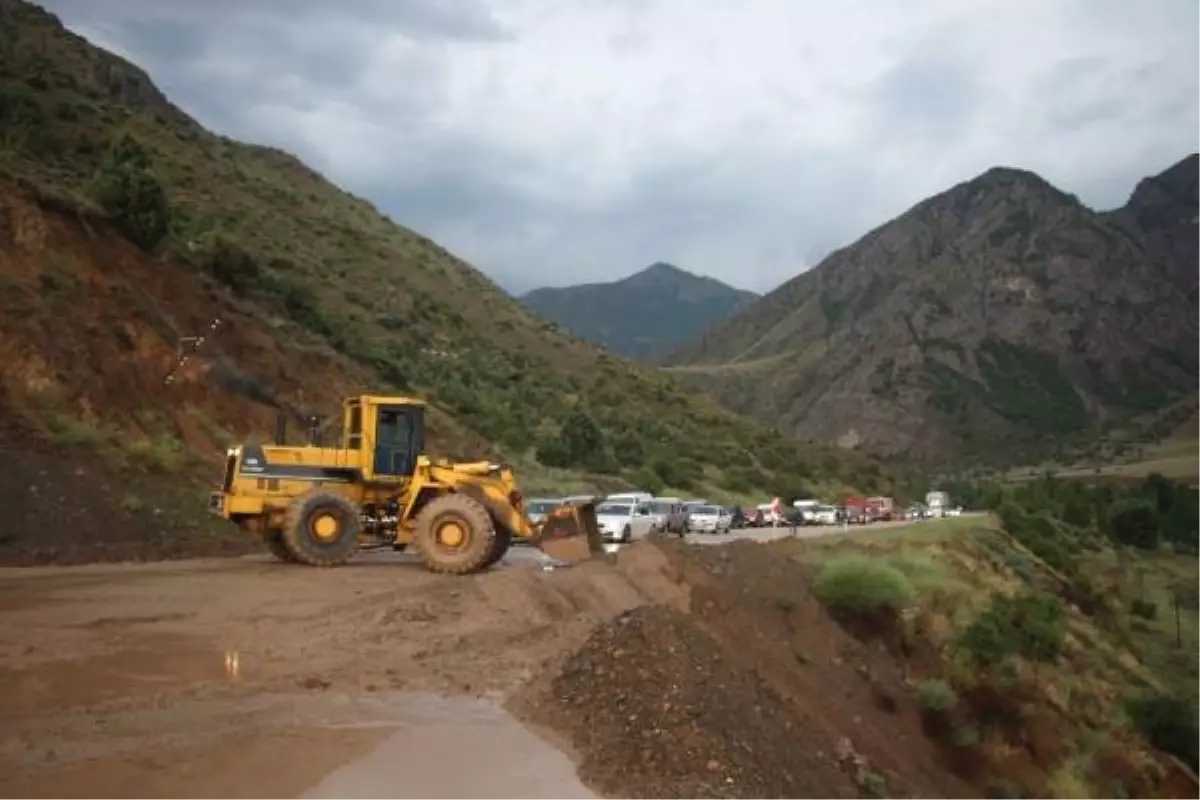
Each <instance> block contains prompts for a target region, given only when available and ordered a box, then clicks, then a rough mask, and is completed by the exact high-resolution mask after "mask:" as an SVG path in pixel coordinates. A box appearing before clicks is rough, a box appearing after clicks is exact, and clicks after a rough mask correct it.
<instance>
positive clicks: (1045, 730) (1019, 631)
mask: <svg viewBox="0 0 1200 800" xmlns="http://www.w3.org/2000/svg"><path fill="white" fill-rule="evenodd" d="M1060 489H1063V487H1061V486H1059V485H1057V484H1054V482H1053V479H1042V480H1040V481H1035V482H1032V483H1031V484H1029V485H1024V486H1020V487H1012V486H1003V485H998V484H996V485H992V484H988V485H978V486H976V487H975V490H976V491H978V492H979V494H978V495H977V496H976V498H975V499H976V500H979V499H980V498H982V497H984V496H987V497H988V498H989V500H988V504H989V505H990V506H992V507H999V506H1003V505H1006V504H1007V505H1008V506H1009V508H1008V509H1007V513H1009V515H1010V516H1011V519H1010V521H1013V520H1015V521H1016V522H1017V525H1018V526H1021V525H1024V526H1026V527H1025V528H1024V529H1022V533H1021V535H1017V534H1016V533H1014V532H1012V531H1007V530H1004V529H1002V528H1000V527H999V526H998V524H999V523H1000V518H999V516H992V517H990V518H985V519H982V520H981V519H978V518H975V519H972V518H968V517H963V518H956V519H945V520H937V521H930V522H923V523H917V524H913V525H908V526H900V527H897V528H892V529H888V530H883V531H877V532H864V533H854V534H852V535H845V536H831V537H826V538H824V539H822V540H812V541H802V540H793V541H789V542H787V543H786V544H785V545H784V546H785V547H787V548H789V549H790V552H791V553H792V555H794V557H796V558H799V559H801V560H803V561H809V562H813V563H814V564H815V567H816V570H817V573H816V574H817V579H816V580H815V581H814V584H813V592H814V594H815V595H817V596H818V597H821V591H822V587H821V580H820V577H821V576H822V575H823V574H826V570H827V569H830V568H831V567H833V566H834V565H839V564H846V563H851V564H859V563H863V562H867V563H871V564H875V565H886V566H887V567H889V568H891V569H894V570H896V572H898V573H900V574H903V575H905V577H906V580H907V581H908V585H909V586H910V587H911V591H912V594H911V596H910V598H911V599H910V601H909V602H908V603H907V605H906V608H907V610H906V611H905V613H904V621H905V626H904V627H905V637H906V639H907V640H908V641H907V644H908V647H907V648H905V649H904V650H903V651H900V652H899V653H898V654H897V655H898V657H908V658H911V659H912V661H911V663H910V665H909V668H910V669H912V670H914V672H916V675H915V676H914V678H913V680H912V687H913V695H914V699H915V701H916V703H917V706H918V707H919V708H920V709H921V711H922V714H923V716H924V718H925V721H926V724H927V730H928V732H929V734H930V735H931V736H933V737H934V738H935V739H936V740H937V741H938V742H940V743H941V744H942V745H943V746H944V747H946V748H947V750H948V753H947V755H948V757H949V758H950V759H951V760H952V762H953V763H956V764H957V763H963V764H974V765H975V766H973V767H971V770H972V772H971V773H970V774H971V775H972V776H974V778H973V779H981V780H982V781H983V782H984V783H986V784H987V785H989V786H990V787H992V788H991V789H989V791H991V792H993V796H1013V797H1016V796H1031V795H1032V796H1081V797H1096V796H1118V797H1119V796H1149V795H1152V794H1154V792H1155V790H1154V789H1153V788H1152V787H1154V786H1156V785H1158V784H1157V782H1158V781H1160V780H1162V779H1163V775H1164V772H1169V771H1170V770H1171V769H1172V768H1171V767H1170V766H1169V764H1168V762H1165V761H1162V760H1160V759H1159V758H1158V757H1156V756H1155V755H1154V751H1153V750H1151V749H1150V748H1152V747H1153V748H1157V749H1158V750H1161V751H1163V752H1167V753H1171V754H1173V755H1176V756H1178V757H1179V758H1180V759H1182V760H1183V761H1185V762H1187V763H1194V760H1195V758H1196V741H1197V732H1196V708H1197V703H1196V680H1197V674H1196V673H1197V661H1198V658H1197V655H1196V653H1197V650H1198V648H1200V638H1198V626H1197V613H1196V611H1195V610H1191V609H1193V608H1194V607H1195V605H1196V603H1195V602H1194V598H1193V597H1192V595H1194V594H1195V592H1194V586H1195V585H1196V581H1197V562H1196V559H1195V557H1194V555H1192V554H1191V553H1190V552H1187V546H1186V545H1184V546H1183V547H1182V548H1181V549H1183V550H1184V552H1183V553H1180V554H1176V553H1175V552H1174V550H1175V547H1174V545H1173V544H1172V545H1171V546H1170V547H1168V546H1166V545H1165V544H1164V543H1165V542H1172V541H1173V540H1172V539H1169V538H1168V537H1166V536H1164V537H1163V538H1162V540H1161V541H1160V544H1159V545H1158V546H1157V547H1155V549H1153V550H1149V551H1147V550H1143V549H1140V548H1138V547H1137V546H1134V545H1129V544H1125V543H1122V542H1121V541H1119V540H1118V539H1117V538H1115V537H1114V536H1113V534H1112V531H1111V530H1110V528H1109V526H1108V519H1109V515H1108V513H1107V512H1108V511H1109V510H1111V509H1112V508H1114V507H1121V506H1123V505H1124V504H1125V503H1126V502H1129V501H1132V500H1135V499H1137V498H1138V497H1142V498H1149V497H1151V496H1153V495H1154V494H1155V492H1156V491H1162V492H1163V497H1164V498H1166V497H1171V498H1172V500H1171V502H1174V497H1175V493H1176V491H1180V492H1185V491H1186V490H1182V489H1181V488H1180V489H1178V490H1177V489H1176V488H1174V487H1167V486H1164V485H1163V484H1161V483H1159V482H1157V481H1149V482H1147V485H1145V486H1139V487H1133V488H1130V489H1128V490H1126V492H1127V494H1120V493H1117V494H1113V492H1112V487H1108V488H1106V489H1101V488H1100V487H1089V486H1087V485H1081V486H1078V487H1067V488H1066V489H1065V491H1061V492H1060V491H1059V490H1060ZM1168 489H1170V491H1167V490H1168ZM1076 492H1078V493H1079V494H1078V495H1077V494H1075V493H1076ZM957 496H962V495H956V497H957ZM1179 497H1180V498H1181V502H1182V501H1187V498H1188V497H1189V495H1187V494H1186V493H1183V494H1180V495H1179ZM1035 498H1037V499H1035ZM1050 498H1054V499H1053V500H1051V499H1050ZM1079 498H1083V499H1084V500H1086V501H1087V502H1086V503H1082V504H1081V503H1079V502H1078V500H1079ZM1146 502H1150V503H1151V504H1152V505H1154V503H1153V502H1152V501H1150V500H1148V499H1147V500H1146ZM1164 502H1166V500H1164ZM1191 502H1195V501H1194V500H1192V501H1191ZM968 504H970V503H968ZM1085 506H1086V510H1087V513H1086V514H1084V513H1083V510H1082V509H1083V508H1084V507H1085ZM1014 510H1019V511H1020V515H1018V516H1012V514H1013V513H1014ZM1063 515H1066V516H1069V517H1070V518H1071V520H1073V522H1068V521H1066V520H1064V519H1063V518H1062V517H1063ZM1031 531H1032V532H1031ZM1179 538H1181V537H1178V536H1176V537H1174V540H1178V539H1179ZM1182 538H1185V539H1186V537H1182ZM1137 541H1142V542H1144V541H1145V540H1144V539H1141V538H1139V539H1137ZM1033 548H1037V550H1036V551H1034V550H1033ZM1038 552H1045V553H1048V554H1050V556H1051V558H1054V557H1055V556H1056V555H1063V554H1064V553H1065V554H1068V555H1067V556H1066V557H1065V559H1064V563H1065V565H1066V566H1065V568H1060V567H1058V566H1054V565H1051V564H1049V563H1047V562H1046V561H1045V560H1043V559H1042V558H1040V557H1039V555H1038ZM839 569H844V568H839ZM830 574H836V571H835V572H834V573H830ZM849 585H850V586H852V587H855V586H857V585H859V582H857V581H853V582H850V584H849ZM1185 586H1186V587H1189V588H1190V589H1191V590H1192V591H1191V593H1190V594H1189V596H1188V597H1186V598H1185V597H1181V600H1180V602H1179V606H1178V607H1179V609H1180V611H1179V617H1178V620H1179V622H1178V624H1177V622H1176V617H1175V614H1174V612H1173V611H1172V613H1171V614H1169V615H1168V614H1164V613H1163V609H1164V608H1172V609H1174V605H1173V600H1172V598H1173V597H1174V596H1175V594H1176V593H1177V591H1178V590H1179V589H1180V588H1182V587H1185ZM846 594H849V595H850V596H852V597H855V596H857V595H858V594H860V592H859V591H857V590H855V591H849V592H846ZM867 605H870V603H867ZM1150 607H1155V608H1156V609H1157V613H1156V614H1151V613H1150V612H1149V611H1148V609H1149V608H1150ZM1114 698H1115V699H1116V701H1117V704H1118V706H1120V705H1121V703H1124V704H1125V706H1124V707H1125V708H1126V710H1127V713H1126V714H1121V713H1114V708H1113V700H1114ZM1000 742H1020V743H1021V747H1022V748H1028V750H1026V751H1023V752H1027V753H1029V754H1032V756H1030V755H1025V756H1022V755H1018V754H1015V753H1013V752H1012V751H1006V750H1005V748H1004V747H1003V746H1000V745H999V743H1000ZM1043 748H1044V749H1043ZM1029 757H1033V758H1036V759H1043V760H1044V766H1034V765H1031V764H1030V763H1028V762H1024V760H1025V759H1026V758H1029ZM1022 762H1024V763H1022ZM980 765H986V766H980ZM980 770H982V775H983V777H982V778H980V775H981V773H980Z"/></svg>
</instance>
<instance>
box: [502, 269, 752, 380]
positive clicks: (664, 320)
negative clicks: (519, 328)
mask: <svg viewBox="0 0 1200 800" xmlns="http://www.w3.org/2000/svg"><path fill="white" fill-rule="evenodd" d="M757 297H758V295H756V294H755V293H754V292H747V291H744V290H742V289H735V288H733V287H732V286H727V285H726V284H724V283H721V282H720V281H718V280H716V279H714V278H708V277H704V276H701V275H695V274H693V273H691V272H688V271H686V270H682V269H680V268H679V267H676V266H674V265H672V264H666V263H663V262H656V263H654V264H651V265H650V266H649V267H646V268H645V269H644V270H642V271H640V272H637V273H635V274H633V275H630V276H629V277H627V278H622V279H621V280H619V281H613V282H611V283H588V284H581V285H578V286H566V287H562V288H553V287H548V288H544V289H535V290H533V291H532V292H529V293H527V294H525V295H524V296H522V297H521V301H522V302H524V303H525V305H527V306H528V307H529V308H531V309H533V310H534V311H535V312H537V313H538V314H540V315H541V316H543V317H545V318H546V319H549V320H551V321H553V322H556V323H558V324H559V325H561V326H562V327H564V328H566V329H567V330H569V331H571V332H572V333H574V334H576V335H577V336H580V337H582V338H584V339H587V340H589V341H592V342H595V343H597V344H602V345H604V346H605V347H608V348H609V349H610V350H612V351H613V352H615V353H620V354H621V355H625V356H629V357H630V358H636V359H640V360H643V361H647V360H651V359H653V358H655V357H658V356H662V355H665V354H666V353H667V352H668V351H669V350H670V349H672V348H674V347H677V346H678V345H681V344H683V343H684V342H686V341H688V340H689V339H692V338H693V337H695V336H696V335H698V334H699V333H700V332H701V331H703V330H704V329H705V328H708V327H710V326H712V325H715V324H717V323H718V322H720V321H722V320H724V319H725V318H727V317H728V316H729V315H730V314H732V313H733V312H735V311H736V310H737V309H739V308H741V307H743V306H745V305H746V304H747V303H750V302H752V301H753V300H755V299H757Z"/></svg>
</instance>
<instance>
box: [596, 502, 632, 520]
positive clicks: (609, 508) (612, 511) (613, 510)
mask: <svg viewBox="0 0 1200 800" xmlns="http://www.w3.org/2000/svg"><path fill="white" fill-rule="evenodd" d="M632 508H633V507H632V506H623V505H620V504H619V503H601V504H600V505H599V506H597V508H596V513H597V514H603V515H604V516H606V517H628V516H629V515H630V513H631V512H632Z"/></svg>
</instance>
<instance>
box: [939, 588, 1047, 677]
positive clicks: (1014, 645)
mask: <svg viewBox="0 0 1200 800" xmlns="http://www.w3.org/2000/svg"><path fill="white" fill-rule="evenodd" d="M1062 615H1063V610H1062V601H1061V600H1059V599H1058V598H1057V597H1053V596H1050V595H1045V594H1040V593H1033V592H1029V593H1025V594H1020V595H1017V596H1016V597H1004V596H997V597H994V598H993V599H992V602H991V604H990V605H989V606H988V608H987V610H985V611H984V612H983V613H982V614H980V615H979V616H978V617H976V618H975V620H973V621H972V622H971V624H970V625H968V626H967V627H966V629H964V630H963V632H962V634H961V635H960V636H959V638H958V642H957V644H958V646H959V647H960V648H961V649H962V650H963V651H964V652H965V653H966V654H967V655H968V656H970V657H971V658H972V660H974V661H975V663H976V664H978V665H980V666H994V665H996V664H999V663H1001V662H1002V661H1004V660H1005V659H1006V658H1007V657H1008V656H1010V655H1020V656H1024V657H1025V658H1028V659H1029V660H1031V661H1045V662H1051V661H1055V660H1057V659H1058V657H1059V655H1060V654H1061V653H1062V648H1063V641H1064V639H1065V638H1066V627H1065V625H1064V624H1063V619H1062Z"/></svg>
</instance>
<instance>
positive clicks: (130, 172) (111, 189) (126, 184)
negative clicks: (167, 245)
mask: <svg viewBox="0 0 1200 800" xmlns="http://www.w3.org/2000/svg"><path fill="white" fill-rule="evenodd" d="M92 193H93V195H94V196H95V198H96V201H97V202H98V203H100V207H101V208H103V209H104V211H105V212H106V213H107V214H108V215H109V216H110V217H111V218H112V222H113V225H114V227H116V229H117V230H118V231H119V232H120V233H121V235H122V236H124V237H125V238H126V239H128V240H129V241H130V242H132V243H133V244H135V245H137V246H138V247H140V248H141V249H143V250H153V249H154V248H155V247H157V246H158V243H159V242H161V241H162V240H163V237H165V236H166V235H167V231H168V230H170V227H171V209H170V206H169V204H168V203H167V193H166V191H164V190H163V187H162V184H160V183H159V182H158V178H157V177H156V176H155V175H154V171H153V169H152V168H151V165H150V157H149V155H148V154H147V153H146V151H145V149H144V148H143V147H142V146H141V144H139V143H138V141H137V140H136V139H134V138H133V137H131V136H130V135H129V134H125V135H124V136H122V137H121V138H120V139H119V140H117V142H116V143H115V144H114V145H113V147H112V148H111V149H110V150H109V152H108V154H107V155H106V156H105V157H104V160H103V161H102V162H101V164H100V167H99V168H98V169H97V170H96V174H95V175H94V176H93V179H92Z"/></svg>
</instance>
